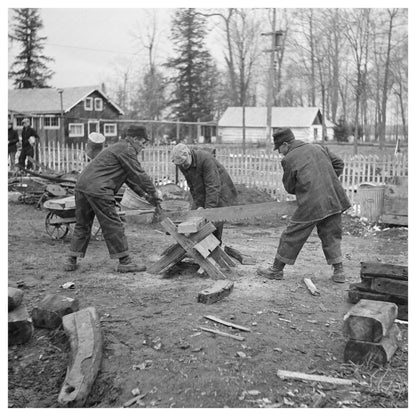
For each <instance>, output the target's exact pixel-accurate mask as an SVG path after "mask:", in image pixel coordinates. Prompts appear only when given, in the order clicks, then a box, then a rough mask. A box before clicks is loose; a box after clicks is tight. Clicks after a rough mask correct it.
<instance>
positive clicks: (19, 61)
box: [9, 9, 54, 88]
mask: <svg viewBox="0 0 416 416" xmlns="http://www.w3.org/2000/svg"><path fill="white" fill-rule="evenodd" d="M13 11H14V13H15V15H14V17H13V20H14V23H13V24H12V26H11V33H9V39H10V40H11V41H16V42H18V43H19V45H20V52H19V53H18V55H17V56H16V57H15V60H14V62H13V64H12V66H11V68H10V71H9V78H12V79H13V84H14V85H15V86H17V87H18V88H31V87H32V88H44V87H47V86H48V85H47V82H48V81H49V80H50V79H51V78H52V76H53V74H54V72H53V71H52V70H51V69H49V68H48V64H49V63H50V62H53V59H52V58H50V57H47V56H45V55H43V49H44V45H43V43H44V41H45V40H46V36H40V35H39V31H40V30H41V29H42V28H43V22H42V19H41V17H40V15H39V10H38V9H13Z"/></svg>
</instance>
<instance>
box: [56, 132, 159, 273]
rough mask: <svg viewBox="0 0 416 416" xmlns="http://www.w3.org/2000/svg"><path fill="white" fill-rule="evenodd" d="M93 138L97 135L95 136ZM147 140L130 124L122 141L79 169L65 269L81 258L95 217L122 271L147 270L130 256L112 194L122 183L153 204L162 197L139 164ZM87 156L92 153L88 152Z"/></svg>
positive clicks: (110, 251) (108, 247) (74, 266)
mask: <svg viewBox="0 0 416 416" xmlns="http://www.w3.org/2000/svg"><path fill="white" fill-rule="evenodd" d="M94 139H96V137H94ZM147 140H148V138H147V134H146V129H145V128H144V127H142V126H136V125H132V126H130V127H129V128H128V129H127V131H126V137H125V139H124V140H121V141H120V142H117V143H115V144H113V145H111V146H109V147H107V148H106V149H104V150H102V151H100V152H99V153H98V154H97V155H96V156H95V157H94V158H93V159H92V160H91V162H90V163H89V164H88V165H87V166H86V167H85V168H84V170H83V171H82V172H81V174H80V176H79V178H78V181H77V183H76V185H75V203H76V210H75V216H76V224H75V229H74V233H73V236H72V239H71V246H70V251H69V255H68V257H67V259H66V261H65V264H64V269H65V270H66V271H73V270H75V269H76V267H77V258H78V257H81V258H82V257H84V256H85V252H86V250H87V247H88V243H89V241H90V237H91V228H92V225H93V222H94V217H95V216H96V217H97V219H98V222H99V223H100V226H101V230H102V233H103V237H104V239H105V242H106V245H107V249H108V252H109V254H110V257H111V258H114V259H119V263H118V267H117V271H118V272H121V273H127V272H138V271H144V270H146V267H145V266H143V265H137V264H135V263H133V261H132V259H131V258H130V256H129V249H128V245H127V239H126V236H125V234H124V225H123V223H122V221H121V220H120V217H119V215H118V214H117V211H116V205H115V195H116V194H117V192H118V190H119V189H120V187H121V185H123V183H126V184H127V185H128V186H129V187H130V188H131V189H132V190H133V191H134V192H135V193H137V194H138V195H140V196H145V197H146V198H147V199H148V201H149V202H150V203H152V205H155V206H156V205H157V203H158V201H159V200H160V199H161V197H160V193H159V192H158V191H157V190H156V188H155V186H154V184H153V182H152V180H151V179H150V177H149V176H148V175H147V174H146V173H145V171H144V170H143V168H142V167H141V165H140V163H139V161H138V159H137V156H138V154H139V153H140V152H141V151H142V150H143V147H144V145H145V143H146V141H147ZM90 156H93V154H92V153H90Z"/></svg>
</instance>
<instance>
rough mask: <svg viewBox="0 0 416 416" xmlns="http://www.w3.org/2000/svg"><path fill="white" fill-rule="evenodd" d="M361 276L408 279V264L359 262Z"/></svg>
mask: <svg viewBox="0 0 416 416" xmlns="http://www.w3.org/2000/svg"><path fill="white" fill-rule="evenodd" d="M360 275H361V278H362V277H363V276H368V277H388V278H389V279H398V280H408V266H402V265H398V264H388V263H369V262H361V272H360Z"/></svg>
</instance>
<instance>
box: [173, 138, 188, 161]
mask: <svg viewBox="0 0 416 416" xmlns="http://www.w3.org/2000/svg"><path fill="white" fill-rule="evenodd" d="M190 154H191V151H190V150H189V147H188V146H187V145H186V144H183V143H179V144H177V145H176V146H175V147H174V148H173V150H172V162H173V163H174V164H175V165H182V164H183V163H185V162H186V161H187V160H188V156H189V155H190Z"/></svg>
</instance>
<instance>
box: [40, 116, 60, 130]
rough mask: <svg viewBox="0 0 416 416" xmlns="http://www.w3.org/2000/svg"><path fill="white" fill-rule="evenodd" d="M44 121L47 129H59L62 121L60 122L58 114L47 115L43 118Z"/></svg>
mask: <svg viewBox="0 0 416 416" xmlns="http://www.w3.org/2000/svg"><path fill="white" fill-rule="evenodd" d="M43 123H44V127H45V129H50V130H52V129H59V126H60V123H59V117H57V116H45V117H44V118H43Z"/></svg>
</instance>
